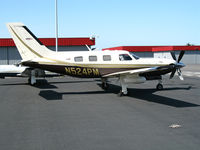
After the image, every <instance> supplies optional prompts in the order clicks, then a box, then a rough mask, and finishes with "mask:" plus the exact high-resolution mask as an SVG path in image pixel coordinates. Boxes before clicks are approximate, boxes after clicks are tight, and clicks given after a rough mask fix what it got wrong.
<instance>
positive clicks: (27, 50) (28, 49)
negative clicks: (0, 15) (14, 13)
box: [7, 23, 53, 60]
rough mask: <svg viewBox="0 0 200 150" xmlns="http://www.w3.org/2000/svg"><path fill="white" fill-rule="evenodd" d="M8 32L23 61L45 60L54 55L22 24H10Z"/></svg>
mask: <svg viewBox="0 0 200 150" xmlns="http://www.w3.org/2000/svg"><path fill="white" fill-rule="evenodd" d="M7 27H8V30H9V32H10V34H11V36H12V38H13V40H14V42H15V45H16V46H17V49H18V51H19V53H20V55H21V57H22V59H23V60H31V59H34V58H43V57H45V56H47V55H50V54H51V53H53V51H51V50H49V49H48V48H46V47H45V46H44V45H43V44H42V43H41V42H40V41H39V40H38V39H37V38H36V36H35V35H34V34H33V33H32V32H31V31H30V30H29V29H28V28H27V27H26V26H24V24H22V23H8V24H7Z"/></svg>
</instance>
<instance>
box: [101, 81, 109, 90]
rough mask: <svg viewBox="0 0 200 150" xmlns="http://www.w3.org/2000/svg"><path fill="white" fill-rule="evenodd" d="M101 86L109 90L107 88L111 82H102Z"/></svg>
mask: <svg viewBox="0 0 200 150" xmlns="http://www.w3.org/2000/svg"><path fill="white" fill-rule="evenodd" d="M101 87H102V89H104V90H107V89H108V88H109V84H108V83H105V82H103V83H102V84H101Z"/></svg>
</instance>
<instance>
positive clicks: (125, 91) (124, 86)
mask: <svg viewBox="0 0 200 150" xmlns="http://www.w3.org/2000/svg"><path fill="white" fill-rule="evenodd" d="M120 84H121V87H122V89H121V90H120V92H119V93H118V96H119V97H121V96H127V95H128V89H127V87H128V85H127V83H126V82H125V77H124V76H120Z"/></svg>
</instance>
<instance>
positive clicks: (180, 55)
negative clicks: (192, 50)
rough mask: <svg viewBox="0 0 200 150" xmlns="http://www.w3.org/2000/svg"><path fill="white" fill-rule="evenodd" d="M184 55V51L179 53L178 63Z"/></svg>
mask: <svg viewBox="0 0 200 150" xmlns="http://www.w3.org/2000/svg"><path fill="white" fill-rule="evenodd" d="M184 54H185V51H181V52H180V54H179V57H178V63H179V62H180V61H181V59H182V57H183V55H184Z"/></svg>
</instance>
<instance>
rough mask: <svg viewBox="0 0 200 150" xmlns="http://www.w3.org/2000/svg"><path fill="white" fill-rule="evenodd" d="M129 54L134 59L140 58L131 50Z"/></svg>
mask: <svg viewBox="0 0 200 150" xmlns="http://www.w3.org/2000/svg"><path fill="white" fill-rule="evenodd" d="M129 53H130V54H131V56H133V57H134V58H135V59H140V57H139V56H137V55H135V54H134V53H133V52H129Z"/></svg>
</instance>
